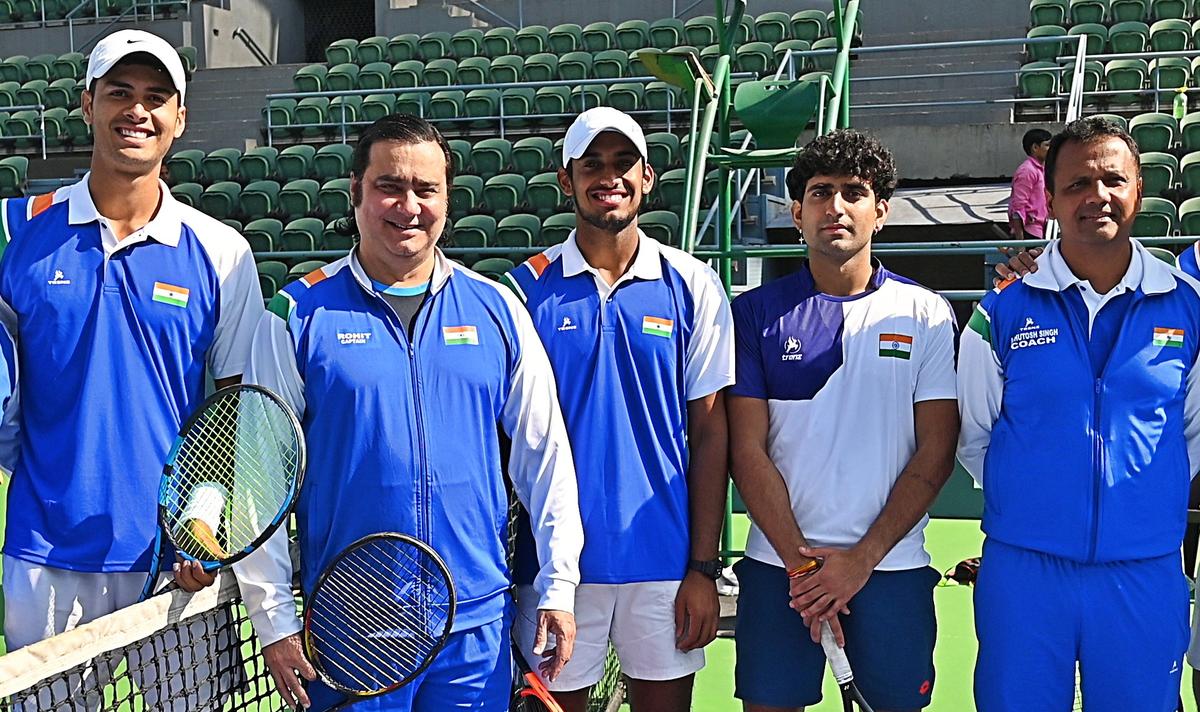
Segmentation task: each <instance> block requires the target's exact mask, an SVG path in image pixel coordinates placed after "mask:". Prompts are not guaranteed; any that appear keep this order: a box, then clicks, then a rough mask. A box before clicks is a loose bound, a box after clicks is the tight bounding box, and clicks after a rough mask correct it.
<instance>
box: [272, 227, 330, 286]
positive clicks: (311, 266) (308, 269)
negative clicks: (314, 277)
mask: <svg viewBox="0 0 1200 712" xmlns="http://www.w3.org/2000/svg"><path fill="white" fill-rule="evenodd" d="M318 222H320V221H318ZM305 228H306V229H308V226H307V225H306V226H305ZM284 230H285V231H286V230H287V228H284ZM319 235H320V233H318V237H319ZM281 239H282V238H281ZM327 264H329V263H328V262H326V261H325V260H304V261H303V262H300V263H298V264H297V265H296V266H295V267H292V268H291V269H289V270H288V273H287V279H286V280H284V283H285V284H286V283H288V282H294V281H296V280H297V279H300V278H301V277H304V276H307V275H309V274H311V273H313V272H316V271H317V270H319V269H321V268H322V267H324V266H325V265H327Z"/></svg>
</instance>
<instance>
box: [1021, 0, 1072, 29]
mask: <svg viewBox="0 0 1200 712" xmlns="http://www.w3.org/2000/svg"><path fill="white" fill-rule="evenodd" d="M1029 24H1030V26H1031V27H1037V26H1038V25H1063V26H1065V25H1066V24H1067V0H1030V2H1029Z"/></svg>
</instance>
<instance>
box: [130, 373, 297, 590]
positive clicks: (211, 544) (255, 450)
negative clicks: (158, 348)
mask: <svg viewBox="0 0 1200 712" xmlns="http://www.w3.org/2000/svg"><path fill="white" fill-rule="evenodd" d="M304 466H305V446H304V435H303V432H302V431H301V429H300V423H299V421H297V420H296V416H295V414H293V413H292V411H291V409H290V408H288V406H287V404H285V403H284V402H283V401H282V400H280V399H279V397H278V396H276V395H275V394H274V393H272V392H270V391H269V390H267V389H265V388H262V387H261V386H253V385H236V386H229V387H227V388H222V389H220V390H219V391H217V392H216V393H213V394H212V395H211V396H209V397H208V398H207V399H205V401H204V402H203V403H201V404H200V407H199V408H198V409H197V410H196V412H195V413H193V414H192V416H191V417H190V418H188V419H187V422H185V423H184V424H183V427H182V428H181V429H180V431H179V436H178V437H177V438H176V439H175V443H174V445H172V446H171V451H170V454H169V455H168V456H167V463H166V464H165V465H164V466H163V475H162V480H161V482H160V484H159V491H158V532H157V533H156V534H155V542H154V551H155V556H154V558H153V560H152V562H151V569H150V576H149V578H148V579H147V580H146V585H145V586H144V587H143V589H142V598H143V599H145V598H147V597H149V596H150V595H151V594H152V593H154V588H155V586H156V583H157V580H158V574H159V571H160V570H161V569H162V566H163V560H164V558H165V557H167V556H169V555H170V552H169V549H170V548H173V549H174V550H175V552H177V553H178V554H179V555H180V556H181V557H183V558H184V559H187V560H190V561H199V562H200V563H201V565H202V566H203V567H204V570H205V571H213V570H215V569H217V568H220V567H222V566H228V565H229V564H232V563H234V562H235V561H238V560H239V559H241V558H243V557H245V556H246V555H247V554H249V553H250V552H252V551H254V550H255V549H256V548H257V547H258V546H260V545H261V544H262V543H263V542H265V541H266V540H267V539H268V538H270V536H271V535H272V534H273V533H274V532H275V530H276V529H278V528H279V525H280V524H282V523H283V522H284V521H285V520H286V519H287V517H288V515H289V514H290V513H291V510H292V506H293V505H294V504H295V502H296V495H297V493H298V492H299V491H300V484H301V481H302V480H303V478H304ZM168 543H169V544H170V545H171V547H168V546H167V544H168ZM177 587H178V586H177V584H176V583H174V582H172V583H171V584H170V585H168V586H167V587H166V588H165V589H164V590H170V589H172V588H177Z"/></svg>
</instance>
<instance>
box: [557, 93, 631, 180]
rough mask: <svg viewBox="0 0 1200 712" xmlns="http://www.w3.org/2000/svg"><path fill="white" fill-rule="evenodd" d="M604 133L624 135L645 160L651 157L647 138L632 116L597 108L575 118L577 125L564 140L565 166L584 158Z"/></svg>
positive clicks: (575, 124) (605, 107)
mask: <svg viewBox="0 0 1200 712" xmlns="http://www.w3.org/2000/svg"><path fill="white" fill-rule="evenodd" d="M604 131H616V132H617V133H619V134H622V135H624V136H625V138H627V139H629V140H630V141H633V145H634V146H636V147H637V150H638V153H640V154H642V158H643V159H648V158H649V157H650V156H649V152H648V151H647V150H646V136H645V134H643V133H642V127H641V126H638V122H636V121H634V120H633V117H632V116H630V115H629V114H626V113H625V112H624V111H618V110H617V109H614V108H612V107H610V106H597V107H596V108H594V109H588V110H587V111H585V112H583V113H582V114H580V115H579V116H577V117H575V123H573V124H571V128H569V129H567V137H566V139H564V140H563V155H562V162H563V165H564V166H565V165H567V162H568V161H571V160H573V159H576V158H579V157H580V156H582V155H583V154H584V153H585V152H586V151H587V149H588V146H590V145H592V141H594V140H595V139H596V137H597V136H599V135H600V134H601V133H602V132H604Z"/></svg>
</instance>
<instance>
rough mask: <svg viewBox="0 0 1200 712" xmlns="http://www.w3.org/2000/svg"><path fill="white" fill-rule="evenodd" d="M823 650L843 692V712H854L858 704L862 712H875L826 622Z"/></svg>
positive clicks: (822, 627)
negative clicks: (861, 690)
mask: <svg viewBox="0 0 1200 712" xmlns="http://www.w3.org/2000/svg"><path fill="white" fill-rule="evenodd" d="M821 648H822V649H824V650H825V658H826V659H827V660H829V669H830V670H832V671H833V678H834V679H835V680H837V684H838V687H839V688H841V690H842V710H843V712H853V710H854V705H855V704H858V709H859V710H861V711H862V712H875V711H874V710H872V709H871V705H869V704H867V701H866V700H865V699H863V696H862V693H861V692H859V690H858V686H857V685H855V684H854V671H853V670H851V669H850V661H849V660H848V659H847V658H846V651H845V650H842V648H841V646H839V645H838V644H837V639H836V638H834V637H833V630H832V629H831V628H830V627H829V624H828V623H826V622H825V621H822V622H821Z"/></svg>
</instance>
